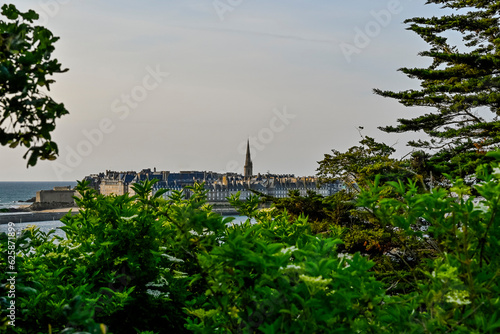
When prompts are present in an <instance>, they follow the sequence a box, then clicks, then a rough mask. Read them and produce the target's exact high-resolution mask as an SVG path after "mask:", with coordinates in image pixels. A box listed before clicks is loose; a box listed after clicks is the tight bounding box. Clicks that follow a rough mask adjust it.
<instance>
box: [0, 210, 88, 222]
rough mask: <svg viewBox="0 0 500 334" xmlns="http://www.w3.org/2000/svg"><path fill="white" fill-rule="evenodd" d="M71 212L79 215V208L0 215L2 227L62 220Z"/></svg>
mask: <svg viewBox="0 0 500 334" xmlns="http://www.w3.org/2000/svg"><path fill="white" fill-rule="evenodd" d="M70 210H71V213H72V214H73V215H74V214H77V213H78V208H64V209H50V210H43V211H31V212H30V211H16V212H12V213H10V212H7V213H2V214H0V225H3V224H8V223H14V224H17V223H31V222H39V221H50V220H60V219H61V218H62V217H64V216H65V215H67V214H68V213H69V212H70Z"/></svg>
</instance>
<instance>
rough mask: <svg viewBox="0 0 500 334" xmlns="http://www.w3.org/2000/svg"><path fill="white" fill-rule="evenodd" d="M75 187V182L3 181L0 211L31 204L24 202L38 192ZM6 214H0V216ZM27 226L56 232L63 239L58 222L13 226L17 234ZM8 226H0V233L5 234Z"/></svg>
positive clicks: (60, 224)
mask: <svg viewBox="0 0 500 334" xmlns="http://www.w3.org/2000/svg"><path fill="white" fill-rule="evenodd" d="M66 186H71V187H75V186H76V181H37V182H30V181H22V182H16V181H5V182H0V209H11V208H20V207H22V206H24V205H29V204H31V203H30V202H26V201H28V200H30V199H32V198H33V197H35V196H36V192H37V191H40V190H51V189H54V187H66ZM2 214H7V213H2V212H0V215H2ZM29 225H36V226H37V227H39V228H40V230H42V231H44V232H48V231H50V230H54V229H55V230H56V232H55V233H56V234H57V235H59V236H61V237H64V232H63V231H62V230H60V229H58V227H61V226H63V224H62V223H61V222H60V221H59V220H55V221H52V220H51V221H40V222H31V223H18V224H15V229H16V231H17V232H18V233H19V232H20V231H21V230H23V229H24V228H26V227H27V226H29ZM7 229H8V225H7V224H0V233H1V232H7Z"/></svg>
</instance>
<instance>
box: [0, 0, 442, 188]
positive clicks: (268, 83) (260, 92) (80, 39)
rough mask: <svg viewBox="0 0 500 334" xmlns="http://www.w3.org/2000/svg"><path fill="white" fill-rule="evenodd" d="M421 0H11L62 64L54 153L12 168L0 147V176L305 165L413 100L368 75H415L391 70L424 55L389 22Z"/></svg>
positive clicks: (407, 113)
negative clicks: (400, 98)
mask: <svg viewBox="0 0 500 334" xmlns="http://www.w3.org/2000/svg"><path fill="white" fill-rule="evenodd" d="M424 2H425V1H424V0H413V1H412V0H380V1H379V0H356V1H332V0H316V1H310V0H300V1H299V0H288V1H269V0H267V1H263V0H216V1H212V0H205V1H202V0H182V1H169V0H149V1H137V0H136V1H132V0H106V1H102V0H101V1H97V0H33V1H31V0H23V1H16V2H15V4H16V6H17V7H18V8H19V9H21V10H23V11H24V10H27V9H29V8H31V9H34V10H36V11H37V12H38V13H40V14H41V23H42V24H43V25H44V26H46V27H48V28H49V29H50V30H51V31H52V32H53V33H54V34H55V35H56V36H60V37H61V39H60V40H59V41H58V42H57V43H56V50H57V51H56V57H57V58H58V60H59V61H60V62H61V63H62V65H63V67H66V68H69V72H67V73H63V74H58V75H56V76H55V77H54V79H55V80H56V83H55V84H54V85H53V86H52V89H51V92H50V94H51V96H52V97H53V98H54V99H55V100H56V101H57V102H63V103H64V104H65V106H66V108H67V109H68V110H69V112H70V114H69V115H66V116H64V117H63V118H62V119H60V120H59V121H58V123H57V127H56V131H55V132H54V135H53V137H54V139H55V141H56V142H57V143H58V145H59V149H60V156H59V158H58V159H57V160H56V161H55V162H45V161H41V162H39V163H38V165H37V166H36V167H34V168H26V161H25V160H24V159H22V155H23V154H24V153H25V150H24V149H23V148H17V149H15V150H13V149H9V148H5V147H0V155H1V160H0V170H1V171H2V173H1V175H0V180H4V181H7V180H11V181H22V180H77V179H78V180H79V179H82V178H83V177H84V176H86V175H88V174H91V173H97V172H101V171H105V170H108V169H110V170H136V171H138V170H141V169H143V168H154V167H156V168H157V169H158V170H169V171H172V172H176V171H180V170H211V171H216V172H226V171H236V172H242V170H243V164H244V159H245V155H244V153H245V152H244V147H245V145H246V140H247V138H251V149H252V157H253V166H254V172H255V173H258V172H260V173H266V172H270V173H293V174H295V175H299V176H303V175H313V174H315V171H316V168H317V167H318V164H317V161H319V160H321V159H322V158H323V155H324V154H325V153H329V152H330V151H331V149H337V150H340V151H343V150H346V149H347V148H349V147H351V146H353V145H356V144H357V143H358V142H359V140H360V139H361V138H360V132H359V131H358V127H359V126H362V127H364V130H363V131H362V132H361V134H362V135H367V136H372V137H375V139H377V140H379V141H384V142H385V143H387V144H390V145H393V144H395V145H396V148H397V149H398V153H397V154H399V155H404V154H405V153H406V152H408V148H407V147H406V146H405V143H406V141H407V140H408V138H409V137H408V136H406V137H405V136H402V135H396V134H390V135H389V134H385V133H383V132H382V131H380V130H378V129H377V127H378V126H384V125H388V124H395V122H396V120H397V118H401V117H413V116H416V115H417V114H418V113H421V112H422V110H418V109H414V108H405V107H404V106H402V105H400V104H399V103H397V101H394V100H388V99H384V98H382V97H379V96H377V95H374V94H373V93H372V89H373V88H382V89H393V90H402V89H408V88H416V87H418V82H416V81H414V80H411V79H408V78H407V77H406V76H405V75H403V74H402V73H400V72H398V71H397V69H398V68H400V67H403V66H408V67H414V66H422V65H426V64H428V60H426V59H423V58H422V57H419V56H418V55H417V53H418V52H420V51H423V50H426V49H427V48H428V46H427V45H426V44H425V43H424V42H423V41H422V40H421V39H419V38H418V36H417V35H416V34H414V33H413V32H410V31H407V30H405V27H406V25H405V24H403V21H404V20H405V19H407V18H411V17H414V16H430V15H440V14H442V13H441V12H442V10H440V9H439V8H437V7H436V6H429V5H427V6H426V5H424Z"/></svg>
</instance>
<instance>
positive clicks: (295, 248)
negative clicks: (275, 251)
mask: <svg viewBox="0 0 500 334" xmlns="http://www.w3.org/2000/svg"><path fill="white" fill-rule="evenodd" d="M296 250H297V247H295V246H291V247H286V248H283V249H282V250H281V253H283V254H288V253H293V252H295V251H296Z"/></svg>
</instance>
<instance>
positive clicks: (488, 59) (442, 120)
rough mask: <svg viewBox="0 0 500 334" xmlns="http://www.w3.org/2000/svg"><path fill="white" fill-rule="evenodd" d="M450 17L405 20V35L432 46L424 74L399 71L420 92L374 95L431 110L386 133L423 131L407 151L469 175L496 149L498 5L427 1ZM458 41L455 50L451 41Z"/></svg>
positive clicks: (499, 131) (499, 136)
mask: <svg viewBox="0 0 500 334" xmlns="http://www.w3.org/2000/svg"><path fill="white" fill-rule="evenodd" d="M426 4H437V5H442V7H443V8H446V9H451V10H452V11H453V14H450V15H443V16H440V17H431V18H423V17H415V18H412V19H408V20H406V21H405V23H409V24H410V26H409V27H408V28H407V29H408V30H411V31H414V32H415V33H417V34H418V35H419V36H420V37H421V38H422V39H424V40H425V41H426V42H427V43H429V44H430V49H429V50H428V51H424V52H421V53H420V54H419V55H420V56H423V57H429V58H431V59H432V64H431V65H430V66H429V67H428V68H402V69H400V71H401V72H403V73H405V74H406V75H407V76H408V77H410V78H413V79H418V80H420V81H421V84H420V86H421V88H420V89H418V90H405V91H400V92H392V91H383V90H380V89H375V90H374V91H375V93H376V94H378V95H381V96H384V97H390V98H394V99H397V100H399V102H400V103H402V104H403V105H405V106H423V107H433V108H436V109H437V110H432V111H431V112H429V113H426V114H424V115H422V116H418V117H415V118H412V119H403V118H402V119H398V123H399V124H397V125H396V126H385V127H380V129H381V130H383V131H385V132H396V133H401V132H409V131H416V132H420V131H423V132H424V133H426V134H427V135H428V138H427V139H425V140H422V139H421V140H418V141H411V142H409V143H408V145H409V146H412V147H415V148H419V149H422V150H424V151H427V152H431V153H432V157H431V159H430V162H431V165H433V169H435V170H437V171H441V172H450V171H455V172H456V174H461V175H464V174H469V173H472V172H473V171H474V168H475V166H476V165H478V164H479V163H480V162H481V161H484V160H485V159H486V157H485V153H486V152H487V151H490V150H492V149H494V148H496V147H498V146H499V143H500V120H499V115H500V92H499V88H500V78H499V71H500V32H499V30H500V28H499V14H500V1H498V0H428V1H427V3H426ZM456 36H459V37H460V38H461V41H460V42H458V43H456V44H457V45H451V44H452V43H451V42H450V40H451V39H454V40H456V39H455V37H456Z"/></svg>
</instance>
